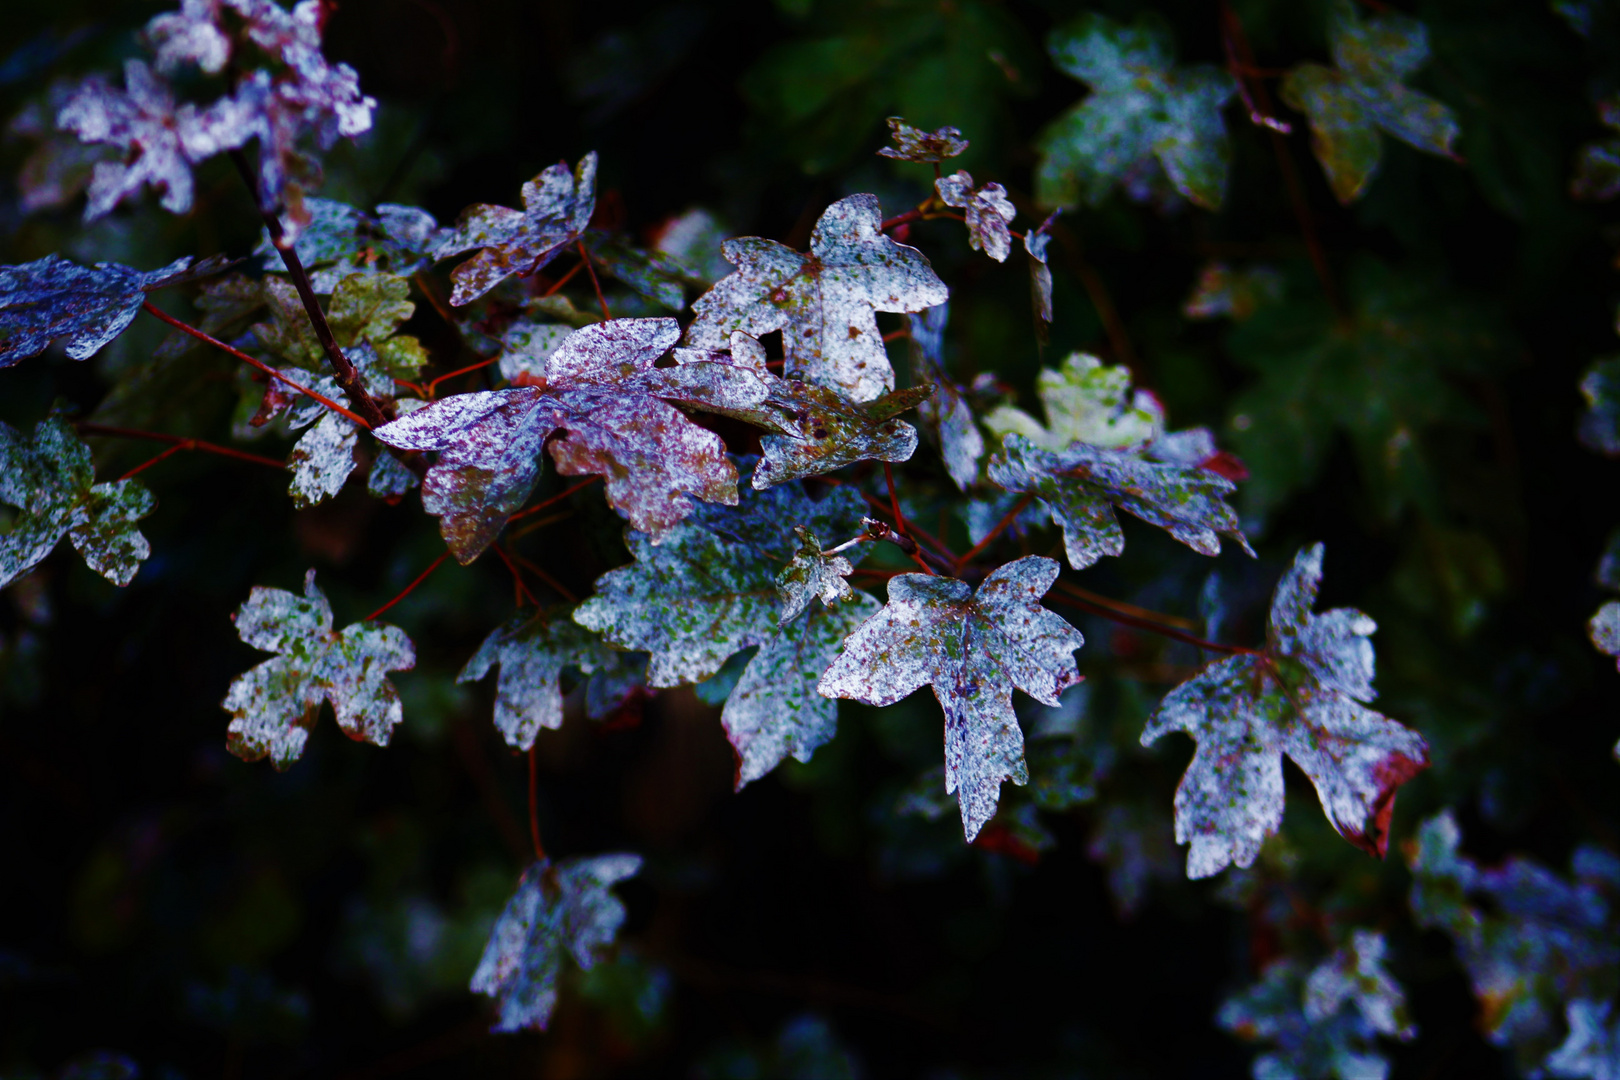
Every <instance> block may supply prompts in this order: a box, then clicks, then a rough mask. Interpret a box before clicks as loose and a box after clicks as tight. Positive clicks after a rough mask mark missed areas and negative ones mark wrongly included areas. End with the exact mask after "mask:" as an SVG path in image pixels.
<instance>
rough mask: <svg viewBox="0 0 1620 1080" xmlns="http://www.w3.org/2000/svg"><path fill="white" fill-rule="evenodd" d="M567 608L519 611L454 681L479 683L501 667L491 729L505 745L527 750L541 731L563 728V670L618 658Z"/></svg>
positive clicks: (584, 669)
mask: <svg viewBox="0 0 1620 1080" xmlns="http://www.w3.org/2000/svg"><path fill="white" fill-rule="evenodd" d="M572 614H573V610H572V609H571V608H556V609H553V610H551V611H547V612H544V613H541V612H532V611H531V612H519V613H518V614H516V615H514V616H512V618H511V619H510V620H508V621H507V623H506V625H504V626H501V627H497V628H496V629H495V630H493V631H492V632H491V633H490V635H489V636H488V637H487V638H485V639H484V643H483V644H482V645H480V646H479V647H478V651H477V652H475V653H474V654H473V656H472V659H470V660H468V661H467V666H466V667H464V668H462V669H461V674H459V675H457V676H456V681H457V682H477V681H478V680H479V679H482V678H483V677H484V676H485V675H488V674H489V669H490V668H492V667H496V666H499V667H500V669H501V673H500V675H499V676H498V678H497V680H496V684H495V727H496V728H497V729H498V730H499V731H500V733H501V734H502V735H503V736H504V737H505V738H506V742H507V745H509V746H512V747H515V748H516V749H518V750H527V749H529V748H530V747H532V746H533V745H534V738H535V736H536V735H538V734H539V733H540V729H541V728H546V729H549V730H553V731H555V730H556V729H557V728H560V727H562V722H563V700H562V690H561V689H560V688H559V687H558V685H557V678H558V676H559V675H561V674H562V669H563V668H565V667H576V668H579V669H580V670H581V671H582V672H585V673H586V674H590V673H592V672H595V671H597V670H599V669H603V668H606V667H607V666H608V665H609V664H610V663H611V658H612V657H613V656H615V655H616V654H615V653H614V652H613V651H612V650H611V649H609V648H607V647H606V646H605V645H603V644H602V641H601V639H600V638H598V637H596V636H595V635H594V634H591V633H588V632H587V631H586V630H585V629H584V627H582V626H580V625H579V624H578V623H576V622H575V621H574V620H573V619H572V618H571V616H572Z"/></svg>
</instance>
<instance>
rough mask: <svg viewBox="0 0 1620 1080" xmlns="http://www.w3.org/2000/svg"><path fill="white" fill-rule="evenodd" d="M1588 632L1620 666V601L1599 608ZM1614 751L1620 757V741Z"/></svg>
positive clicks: (1596, 644) (1587, 626)
mask: <svg viewBox="0 0 1620 1080" xmlns="http://www.w3.org/2000/svg"><path fill="white" fill-rule="evenodd" d="M1586 633H1587V636H1588V637H1590V638H1591V639H1592V644H1593V646H1594V647H1596V649H1597V651H1598V652H1600V653H1604V654H1606V655H1609V656H1613V657H1616V658H1617V661H1616V666H1617V667H1620V601H1617V600H1610V601H1609V602H1608V603H1606V604H1604V605H1603V606H1602V607H1600V608H1598V609H1597V612H1596V613H1595V614H1594V615H1593V616H1592V618H1591V619H1590V620H1589V621H1588V622H1587V624H1586ZM1614 753H1615V756H1616V757H1620V742H1617V743H1615V745H1614Z"/></svg>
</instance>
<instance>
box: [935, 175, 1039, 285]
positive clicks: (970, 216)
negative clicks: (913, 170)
mask: <svg viewBox="0 0 1620 1080" xmlns="http://www.w3.org/2000/svg"><path fill="white" fill-rule="evenodd" d="M934 188H935V190H937V191H938V192H939V197H940V199H941V201H943V202H944V203H945V205H946V206H955V207H958V208H960V209H961V211H962V214H963V217H965V218H966V219H967V227H968V246H969V247H971V248H972V249H973V250H974V251H982V252H984V253H985V254H986V255H988V256H990V257H991V258H992V259H994V260H996V262H1006V261H1007V256H1008V255H1010V254H1012V232H1011V230H1009V229H1008V228H1007V226H1008V225H1010V224H1012V219H1013V218H1014V217H1016V216H1017V215H1018V211H1016V210H1014V209H1013V204H1012V201H1011V200H1010V199H1008V198H1007V189H1006V188H1004V187H1002V186H1001V185H1000V184H984V185H982V186H980V187H974V186H973V177H971V176H969V175H968V174H967V173H966V172H963V171H962V170H960V169H958V170H957V171H956V172H955V173H953V174H952V175H950V176H942V177H940V178H939V179H938V180H935V181H934Z"/></svg>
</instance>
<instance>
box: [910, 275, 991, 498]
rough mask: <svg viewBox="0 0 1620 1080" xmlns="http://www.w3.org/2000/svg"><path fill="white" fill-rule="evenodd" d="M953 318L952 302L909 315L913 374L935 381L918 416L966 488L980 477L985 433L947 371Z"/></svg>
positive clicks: (953, 476) (950, 470) (920, 379)
mask: <svg viewBox="0 0 1620 1080" xmlns="http://www.w3.org/2000/svg"><path fill="white" fill-rule="evenodd" d="M949 317H950V305H949V304H941V305H939V306H938V307H934V308H929V309H928V310H927V311H924V312H921V313H920V314H915V315H909V316H907V319H908V321H909V323H910V334H909V335H908V337H909V339H910V350H911V377H912V379H914V380H915V381H917V382H929V383H933V384H934V393H933V396H932V397H930V398H928V399H927V400H925V401H923V402H921V403H920V404H919V405H918V406H917V415H918V416H920V417H922V421H923V423H924V424H926V425H928V426H929V427H930V428H932V429H933V431H934V434H935V436H936V437H937V438H938V439H939V447H940V453H941V455H942V456H943V457H944V459H945V471H946V472H948V473H949V474H950V476H951V479H952V480H954V481H955V482H956V486H957V487H959V488H961V489H962V490H963V491H966V490H967V489H968V488H969V487H971V486H972V485H973V483H974V482H975V481H976V480H978V478H979V459H980V458H982V457H983V456H984V436H983V435H981V434H980V433H979V425H978V422H977V421H976V420H975V419H974V416H973V409H972V407H970V406H969V405H968V403H967V399H966V397H965V396H964V395H963V393H962V388H961V387H959V386H957V385H956V384H955V383H953V382H952V381H951V380H950V378H949V377H948V376H947V375H946V374H945V322H946V320H947V319H948V318H949Z"/></svg>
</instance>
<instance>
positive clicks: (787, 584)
mask: <svg viewBox="0 0 1620 1080" xmlns="http://www.w3.org/2000/svg"><path fill="white" fill-rule="evenodd" d="M793 531H794V533H796V534H797V535H798V537H799V550H798V551H795V552H794V553H793V558H792V559H790V560H789V561H788V564H787V568H786V569H785V570H783V571H782V572H781V573H780V574H778V575H776V589H777V591H778V592H779V593H780V594H781V596H782V617H781V619H780V620H779V621H781V622H784V623H785V622H787V621H788V620H790V619H792V618H794V617H795V616H797V615H798V614H800V613H801V612H803V611H804V610H805V609H806V608H808V607H809V606H810V601H812V600H814V599H816V598H817V597H819V598H820V599H821V602H822V603H823V604H825V605H827V606H828V607H831V606H833V605H834V604H837V603H838V602H839V601H849V600H853V599H855V590H854V589H852V588H850V585H849V581H848V580H847V579H848V578H849V575H850V574H851V573H853V572H854V570H855V568H854V567H853V566H851V565H850V561H849V560H848V559H846V558H844V557H843V556H842V555H830V554H828V553H826V552H824V551H823V550H822V549H821V540H820V538H819V537H817V536H816V534H815V533H813V532H811V531H810V530H809V529H806V528H805V527H804V526H802V525H795V526H794V527H793Z"/></svg>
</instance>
